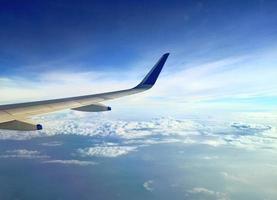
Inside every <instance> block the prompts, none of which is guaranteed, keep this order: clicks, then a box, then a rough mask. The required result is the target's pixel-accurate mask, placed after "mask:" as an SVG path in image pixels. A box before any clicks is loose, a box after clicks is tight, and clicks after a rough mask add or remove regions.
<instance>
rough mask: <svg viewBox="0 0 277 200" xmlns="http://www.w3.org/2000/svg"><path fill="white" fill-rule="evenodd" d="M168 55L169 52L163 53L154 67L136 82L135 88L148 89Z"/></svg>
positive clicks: (154, 81)
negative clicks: (138, 82)
mask: <svg viewBox="0 0 277 200" xmlns="http://www.w3.org/2000/svg"><path fill="white" fill-rule="evenodd" d="M168 56H169V53H165V54H163V55H162V57H161V58H160V59H159V61H158V62H157V63H156V64H155V65H154V67H153V68H152V69H151V70H150V71H149V72H148V74H147V75H146V76H145V77H144V79H143V80H142V81H141V82H140V84H138V85H137V86H136V87H135V88H139V89H141V88H143V89H150V88H151V87H153V85H154V84H155V83H156V81H157V79H158V77H159V75H160V72H161V71H162V69H163V66H164V64H165V62H166V60H167V58H168Z"/></svg>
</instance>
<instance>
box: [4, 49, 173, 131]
mask: <svg viewBox="0 0 277 200" xmlns="http://www.w3.org/2000/svg"><path fill="white" fill-rule="evenodd" d="M168 56H169V53H166V54H164V55H163V56H162V57H161V58H160V59H159V61H158V62H157V63H156V64H155V65H154V67H153V68H152V69H151V70H150V71H149V73H148V74H147V75H146V76H145V78H144V79H143V80H142V81H141V82H140V83H139V84H138V85H137V86H136V87H134V88H131V89H126V90H119V91H113V92H106V93H100V94H92V95H84V96H77V97H68V98H61V99H52V100H44V101H35V102H26V103H17V104H8V105H0V129H9V130H40V129H42V127H41V125H40V124H37V125H36V124H33V123H28V122H26V119H28V118H30V117H32V116H34V115H40V114H45V113H50V112H55V111H59V110H64V109H73V110H79V111H86V112H100V111H108V110H111V108H110V107H107V106H104V105H103V104H99V102H103V101H106V100H111V99H116V98H119V97H123V96H128V95H132V94H136V93H140V92H143V91H145V90H148V89H150V88H152V87H153V85H154V84H155V83H156V81H157V78H158V76H159V74H160V72H161V70H162V68H163V66H164V64H165V62H166V60H167V58H168ZM21 127H22V128H21Z"/></svg>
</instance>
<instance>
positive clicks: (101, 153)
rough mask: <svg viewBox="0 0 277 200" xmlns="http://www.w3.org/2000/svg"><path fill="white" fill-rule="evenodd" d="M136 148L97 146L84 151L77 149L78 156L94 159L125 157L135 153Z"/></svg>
mask: <svg viewBox="0 0 277 200" xmlns="http://www.w3.org/2000/svg"><path fill="white" fill-rule="evenodd" d="M135 150H136V147H132V146H98V147H89V148H85V149H78V150H77V153H78V155H80V156H82V157H87V156H96V157H118V156H122V155H126V154H128V153H129V152H132V151H135Z"/></svg>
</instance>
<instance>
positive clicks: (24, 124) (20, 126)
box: [0, 120, 42, 131]
mask: <svg viewBox="0 0 277 200" xmlns="http://www.w3.org/2000/svg"><path fill="white" fill-rule="evenodd" d="M0 129H6V130H17V131H36V130H41V129H42V125H40V124H35V123H32V122H29V121H19V120H13V121H9V122H3V123H0Z"/></svg>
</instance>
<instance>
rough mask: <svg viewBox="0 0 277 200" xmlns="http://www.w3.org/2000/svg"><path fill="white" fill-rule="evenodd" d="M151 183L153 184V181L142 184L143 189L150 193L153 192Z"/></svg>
mask: <svg viewBox="0 0 277 200" xmlns="http://www.w3.org/2000/svg"><path fill="white" fill-rule="evenodd" d="M153 183H154V181H153V180H148V181H146V182H144V183H143V187H144V188H145V189H146V190H148V191H150V192H152V191H153V190H154V187H153Z"/></svg>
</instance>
